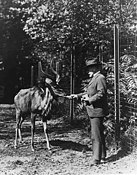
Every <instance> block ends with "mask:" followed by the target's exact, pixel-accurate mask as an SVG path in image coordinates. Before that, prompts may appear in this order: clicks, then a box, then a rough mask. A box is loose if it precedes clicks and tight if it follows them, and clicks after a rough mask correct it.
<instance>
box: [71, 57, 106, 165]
mask: <svg viewBox="0 0 137 175" xmlns="http://www.w3.org/2000/svg"><path fill="white" fill-rule="evenodd" d="M86 66H87V69H88V74H89V77H90V78H91V80H90V82H89V84H88V85H87V87H86V89H85V92H84V93H80V94H72V95H71V96H70V97H71V98H81V99H82V100H83V101H84V103H85V104H86V109H87V113H88V115H89V118H90V123H91V135H92V149H93V160H92V162H91V166H92V165H97V164H100V162H101V160H102V161H103V162H104V161H105V158H106V147H105V137H104V132H103V131H104V129H103V128H104V127H103V119H104V117H105V116H106V115H107V114H108V104H107V87H106V80H105V77H104V75H102V74H101V72H100V69H101V63H100V62H99V59H98V58H95V59H92V60H88V61H87V62H86Z"/></svg>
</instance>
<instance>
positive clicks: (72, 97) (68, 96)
mask: <svg viewBox="0 0 137 175" xmlns="http://www.w3.org/2000/svg"><path fill="white" fill-rule="evenodd" d="M66 98H68V99H69V100H72V99H74V98H78V96H77V95H76V94H71V95H67V96H66Z"/></svg>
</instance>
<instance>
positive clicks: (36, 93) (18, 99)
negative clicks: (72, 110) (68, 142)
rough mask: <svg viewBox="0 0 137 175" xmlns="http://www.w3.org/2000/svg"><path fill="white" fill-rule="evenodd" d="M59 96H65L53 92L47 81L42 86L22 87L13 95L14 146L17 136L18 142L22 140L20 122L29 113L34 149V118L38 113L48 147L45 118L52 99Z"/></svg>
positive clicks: (46, 118) (48, 146)
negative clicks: (14, 113) (14, 116)
mask: <svg viewBox="0 0 137 175" xmlns="http://www.w3.org/2000/svg"><path fill="white" fill-rule="evenodd" d="M61 96H62V97H61ZM60 97H61V98H64V97H65V96H64V94H63V95H60V96H59V95H57V94H55V93H54V91H53V89H52V86H51V85H50V84H48V83H46V84H45V85H44V88H41V87H39V86H38V87H32V88H29V89H22V90H20V91H19V93H18V94H17V95H16V96H15V97H14V103H15V108H16V133H15V148H17V144H18V143H17V142H18V136H19V142H21V141H22V136H21V125H22V122H23V121H24V119H25V118H26V116H27V115H31V137H32V138H31V150H32V151H34V131H35V119H36V116H37V115H40V116H41V118H42V122H43V127H44V133H45V137H46V141H47V148H48V149H50V145H49V139H48V134H47V120H48V119H49V115H50V112H51V107H52V104H53V100H54V99H58V98H60Z"/></svg>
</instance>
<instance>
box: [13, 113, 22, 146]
mask: <svg viewBox="0 0 137 175" xmlns="http://www.w3.org/2000/svg"><path fill="white" fill-rule="evenodd" d="M20 120H21V112H20V111H19V110H16V129H15V144H14V147H15V148H17V144H18V143H17V141H18V131H19V123H20Z"/></svg>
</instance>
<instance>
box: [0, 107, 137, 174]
mask: <svg viewBox="0 0 137 175" xmlns="http://www.w3.org/2000/svg"><path fill="white" fill-rule="evenodd" d="M48 132H49V138H50V144H51V146H52V150H51V152H49V151H48V150H47V148H46V141H45V138H44V133H43V128H42V123H41V121H39V119H37V121H36V133H35V149H36V150H35V152H32V151H31V149H30V138H31V137H30V120H29V118H28V119H27V120H25V122H24V123H23V125H22V135H23V143H21V144H20V145H19V148H18V149H16V150H15V149H14V138H15V110H14V108H13V107H11V106H8V107H7V106H6V105H3V106H2V105H1V106H0V175H56V174H59V175H91V174H136V173H137V162H136V160H137V153H136V152H135V151H134V152H133V153H132V154H124V153H123V151H122V150H118V151H117V152H114V151H112V150H111V151H110V150H108V158H107V163H105V164H100V165H99V166H97V167H90V166H89V164H90V161H91V158H92V150H91V146H90V139H89V135H88V133H87V131H86V130H85V128H83V127H82V120H78V121H76V120H75V122H74V124H73V125H72V124H71V123H70V119H69V117H67V116H64V117H61V118H53V119H51V120H50V121H48Z"/></svg>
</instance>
